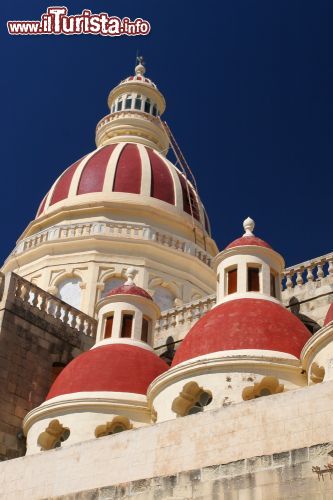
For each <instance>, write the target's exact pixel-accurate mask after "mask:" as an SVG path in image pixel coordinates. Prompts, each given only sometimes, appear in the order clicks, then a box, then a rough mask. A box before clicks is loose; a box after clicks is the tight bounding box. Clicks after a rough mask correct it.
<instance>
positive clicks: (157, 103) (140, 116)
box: [96, 57, 169, 155]
mask: <svg viewBox="0 0 333 500" xmlns="http://www.w3.org/2000/svg"><path fill="white" fill-rule="evenodd" d="M137 62H138V64H137V65H136V67H135V70H134V72H135V74H134V75H133V76H130V77H128V78H125V80H122V81H121V82H120V84H119V85H117V87H115V88H114V89H113V90H111V92H110V94H109V98H108V106H109V108H110V114H109V115H107V116H105V117H104V118H102V120H100V122H99V123H98V124H97V127H96V145H97V147H99V146H104V145H106V144H113V143H115V142H117V143H118V142H136V143H138V142H139V143H141V144H143V145H145V146H149V147H151V148H154V149H156V150H157V151H159V152H161V153H162V154H164V155H165V154H166V153H167V152H168V149H169V137H168V135H167V133H166V131H165V130H164V128H163V125H162V123H161V120H160V115H162V114H163V112H164V110H165V100H164V97H163V95H162V94H161V92H160V91H159V90H158V89H157V87H156V85H155V83H153V82H152V80H150V78H147V77H146V76H145V72H146V68H145V66H144V63H143V58H142V57H138V58H137Z"/></svg>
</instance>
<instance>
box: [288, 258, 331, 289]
mask: <svg viewBox="0 0 333 500" xmlns="http://www.w3.org/2000/svg"><path fill="white" fill-rule="evenodd" d="M327 278H328V280H329V282H331V283H332V284H333V252H332V253H328V254H326V255H322V256H321V257H316V258H314V259H311V260H308V261H306V262H302V263H300V264H296V265H294V266H291V267H288V268H286V269H285V270H284V272H283V279H282V290H291V289H293V288H295V287H302V286H303V285H306V284H307V283H313V284H314V285H316V284H317V285H318V284H321V283H322V282H324V281H325V280H326V281H327Z"/></svg>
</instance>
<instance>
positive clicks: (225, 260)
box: [215, 217, 284, 304]
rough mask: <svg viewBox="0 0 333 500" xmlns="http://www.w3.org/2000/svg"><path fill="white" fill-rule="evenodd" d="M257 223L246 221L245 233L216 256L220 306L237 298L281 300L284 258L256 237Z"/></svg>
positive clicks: (248, 219)
mask: <svg viewBox="0 0 333 500" xmlns="http://www.w3.org/2000/svg"><path fill="white" fill-rule="evenodd" d="M254 226H255V222H254V220H253V219H251V218H250V217H248V218H247V219H245V220H244V222H243V227H244V231H245V233H244V234H243V236H241V237H240V238H238V239H236V240H234V241H233V242H232V243H230V244H229V245H228V246H227V247H226V248H225V249H224V250H223V251H222V252H220V253H219V254H218V255H217V256H216V257H215V268H216V270H217V282H218V283H217V304H220V303H222V302H226V301H228V300H234V299H238V298H255V299H268V300H272V301H275V302H279V301H280V298H281V291H280V288H281V287H280V283H281V273H282V270H283V268H284V259H283V257H282V256H281V255H280V254H278V253H277V252H276V251H275V250H273V249H272V248H271V246H270V245H269V244H268V243H266V241H264V240H261V239H260V238H258V237H257V236H255V235H254V233H253V230H254Z"/></svg>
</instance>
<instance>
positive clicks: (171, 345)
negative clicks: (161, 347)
mask: <svg viewBox="0 0 333 500" xmlns="http://www.w3.org/2000/svg"><path fill="white" fill-rule="evenodd" d="M165 345H166V348H167V349H166V351H164V352H163V353H162V354H161V355H160V358H161V359H163V361H165V362H166V363H167V364H168V365H169V366H170V365H171V363H172V360H173V358H174V356H175V353H176V349H175V341H174V338H173V337H171V336H170V337H168V338H167V340H166V343H165Z"/></svg>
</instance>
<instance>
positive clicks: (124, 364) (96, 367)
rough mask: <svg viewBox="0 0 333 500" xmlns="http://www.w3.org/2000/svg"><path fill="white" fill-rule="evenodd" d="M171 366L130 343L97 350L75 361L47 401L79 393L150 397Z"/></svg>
mask: <svg viewBox="0 0 333 500" xmlns="http://www.w3.org/2000/svg"><path fill="white" fill-rule="evenodd" d="M168 368H169V367H168V365H167V364H166V363H165V362H164V361H162V360H161V359H160V358H159V357H158V356H156V354H154V353H153V352H151V351H148V350H147V349H144V348H141V347H137V346H132V345H128V344H111V345H105V346H101V347H96V348H95V349H92V350H90V351H88V352H85V353H83V354H81V355H80V356H78V357H77V358H75V359H74V360H73V361H71V363H69V365H67V366H66V367H65V368H64V369H63V370H62V372H61V373H60V374H59V375H58V377H57V378H56V380H55V382H54V383H53V385H52V387H51V389H50V391H49V393H48V395H47V398H46V399H47V400H48V399H51V398H55V397H56V396H61V395H63V394H72V393H75V392H96V391H103V392H104V391H110V392H131V393H135V394H146V393H147V389H148V386H149V384H150V383H151V382H152V381H153V380H154V379H155V378H156V377H158V375H161V373H163V372H165V371H166V370H167V369H168Z"/></svg>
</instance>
